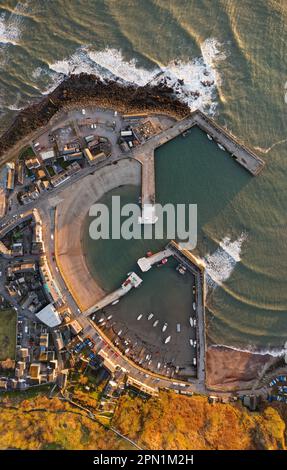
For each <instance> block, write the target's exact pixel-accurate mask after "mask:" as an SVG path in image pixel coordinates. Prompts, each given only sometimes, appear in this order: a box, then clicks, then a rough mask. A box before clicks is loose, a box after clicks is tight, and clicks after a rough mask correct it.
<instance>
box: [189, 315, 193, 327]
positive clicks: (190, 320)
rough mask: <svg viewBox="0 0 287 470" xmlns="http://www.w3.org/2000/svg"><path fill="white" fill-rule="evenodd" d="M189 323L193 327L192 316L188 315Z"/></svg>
mask: <svg viewBox="0 0 287 470" xmlns="http://www.w3.org/2000/svg"><path fill="white" fill-rule="evenodd" d="M189 323H190V326H191V327H193V318H192V317H189Z"/></svg>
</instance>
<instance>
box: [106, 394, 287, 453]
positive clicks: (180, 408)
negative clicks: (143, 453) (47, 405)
mask: <svg viewBox="0 0 287 470" xmlns="http://www.w3.org/2000/svg"><path fill="white" fill-rule="evenodd" d="M113 424H114V426H115V427H116V428H117V429H118V430H119V431H120V432H122V433H123V434H125V435H127V436H129V437H130V438H131V439H134V440H135V441H136V442H138V444H139V445H141V446H143V447H144V448H148V449H169V450H171V449H180V450H185V449H189V450H193V449H210V450H211V449H221V450H223V449H224V450H225V449H226V450H227V449H232V450H235V449H285V448H286V444H285V439H286V437H285V435H284V433H285V428H286V425H285V421H284V419H283V418H282V416H281V414H280V413H279V411H278V410H277V409H275V408H273V407H270V406H269V407H267V408H266V409H265V410H263V411H262V413H251V412H249V411H248V410H247V409H246V408H243V407H242V406H241V405H240V404H236V405H235V404H221V403H216V404H209V403H208V400H207V399H206V398H205V397H202V396H194V397H183V396H178V395H175V394H170V393H162V394H161V395H160V399H150V400H148V401H146V402H144V401H142V400H141V399H140V398H131V397H129V396H124V397H122V398H121V401H120V406H119V407H118V409H117V412H116V415H115V417H114V420H113Z"/></svg>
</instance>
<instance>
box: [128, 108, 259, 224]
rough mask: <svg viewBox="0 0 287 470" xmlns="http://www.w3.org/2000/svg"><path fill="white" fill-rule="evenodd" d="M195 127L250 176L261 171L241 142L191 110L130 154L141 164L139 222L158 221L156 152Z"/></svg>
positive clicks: (206, 117) (255, 158) (151, 222)
mask: <svg viewBox="0 0 287 470" xmlns="http://www.w3.org/2000/svg"><path fill="white" fill-rule="evenodd" d="M194 126H198V127H199V128H200V129H201V130H203V131H204V132H206V134H208V135H209V136H210V138H211V139H212V140H213V141H214V142H215V143H216V144H218V145H220V146H221V147H222V148H223V150H226V151H227V152H228V154H229V155H230V157H231V158H234V160H235V161H236V162H237V163H239V164H240V165H241V166H243V167H244V168H245V169H246V170H247V171H249V172H250V173H251V174H252V175H253V176H256V175H258V174H259V173H260V171H261V170H262V169H263V167H264V165H265V162H264V161H263V160H262V159H261V158H260V157H259V156H258V155H256V153H255V152H253V151H252V150H250V149H249V148H247V147H246V146H245V145H244V144H242V143H240V142H239V141H238V140H237V139H236V138H235V137H234V136H233V135H232V134H231V133H230V132H229V131H227V130H226V129H224V128H223V127H221V126H220V125H219V124H217V123H216V122H215V121H214V120H213V119H211V118H210V117H208V116H206V115H205V114H204V113H202V112H201V111H199V110H197V111H194V112H193V113H191V114H190V116H188V117H186V118H184V119H182V120H180V121H177V122H176V123H175V124H173V125H172V126H170V127H169V128H168V129H166V130H164V131H162V132H160V133H158V134H156V135H154V136H153V137H151V138H150V139H148V140H147V141H146V142H145V143H144V144H142V145H141V146H140V147H139V148H137V149H135V150H133V151H132V155H133V157H134V158H135V159H136V160H137V161H139V162H140V163H141V165H142V196H141V199H142V217H141V218H140V220H139V222H140V223H142V224H154V223H155V222H156V220H157V218H156V213H155V164H154V153H155V150H156V149H157V148H158V147H160V146H162V145H163V144H165V143H167V142H169V141H170V140H173V139H174V138H175V137H177V136H178V135H183V136H184V134H185V133H188V131H189V130H190V129H191V128H192V127H194Z"/></svg>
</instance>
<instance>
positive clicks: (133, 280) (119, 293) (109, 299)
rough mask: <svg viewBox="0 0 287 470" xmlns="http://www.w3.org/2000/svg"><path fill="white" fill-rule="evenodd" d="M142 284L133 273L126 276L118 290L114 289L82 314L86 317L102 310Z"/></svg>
mask: <svg viewBox="0 0 287 470" xmlns="http://www.w3.org/2000/svg"><path fill="white" fill-rule="evenodd" d="M141 283H142V279H141V278H140V277H139V276H138V275H137V274H136V273H134V272H132V273H129V274H128V278H127V279H126V280H125V281H124V282H123V283H122V285H121V287H120V288H119V289H116V290H115V291H114V292H111V293H110V294H108V295H106V296H105V297H104V298H103V299H102V300H100V301H99V302H97V303H96V304H95V305H93V306H92V307H90V308H88V309H87V310H85V311H84V312H82V313H83V314H84V315H85V316H86V317H88V316H89V315H91V314H92V313H95V312H97V311H99V310H102V309H103V308H105V307H107V306H108V305H111V304H112V303H114V302H117V301H118V300H120V298H121V297H123V296H124V295H126V294H127V293H128V292H129V291H130V290H131V289H132V288H133V287H135V288H136V287H139V286H140V284H141Z"/></svg>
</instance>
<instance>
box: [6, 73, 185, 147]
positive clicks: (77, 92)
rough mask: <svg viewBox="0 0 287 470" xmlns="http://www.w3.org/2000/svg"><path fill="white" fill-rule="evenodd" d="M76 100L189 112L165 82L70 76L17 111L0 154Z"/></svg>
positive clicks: (138, 109) (121, 109)
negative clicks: (125, 82) (142, 83)
mask: <svg viewBox="0 0 287 470" xmlns="http://www.w3.org/2000/svg"><path fill="white" fill-rule="evenodd" d="M76 103H79V104H80V103H81V104H85V103H86V104H89V105H91V104H93V105H95V106H99V107H103V108H114V109H117V110H118V111H119V112H122V113H128V112H129V113H130V112H146V111H149V112H158V113H164V114H167V115H170V116H173V117H176V118H183V117H184V116H186V115H188V114H189V112H190V111H189V107H188V106H187V105H186V104H184V103H181V102H180V101H179V100H178V99H176V97H175V96H174V91H173V89H172V88H170V87H168V86H166V85H165V84H161V85H158V86H150V85H149V84H147V85H145V86H142V87H139V86H136V85H132V84H128V85H122V84H120V83H119V82H117V81H111V80H105V81H103V80H101V79H99V78H98V77H97V76H96V75H89V74H84V73H82V74H80V75H71V76H70V77H68V78H67V79H66V80H64V81H63V82H62V83H61V84H60V85H59V86H58V87H57V88H56V89H55V90H54V91H52V92H51V93H50V94H49V95H47V96H45V97H44V98H42V99H41V100H40V101H39V102H37V103H33V104H31V105H30V106H28V107H27V108H25V109H24V110H22V111H20V112H19V114H18V115H17V116H16V118H15V119H14V121H13V123H12V124H11V126H10V127H9V129H7V131H6V132H4V134H2V136H1V138H0V156H1V155H3V154H4V152H7V151H8V150H10V149H11V148H12V147H13V146H14V145H15V144H17V143H19V141H20V140H21V139H23V138H24V137H26V136H27V135H29V134H30V133H31V132H33V131H35V130H37V129H39V128H41V127H43V126H45V125H47V124H48V122H49V121H50V119H51V118H52V117H53V116H54V115H55V114H56V113H57V112H58V111H60V110H61V109H62V108H65V107H66V106H69V105H72V104H76Z"/></svg>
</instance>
